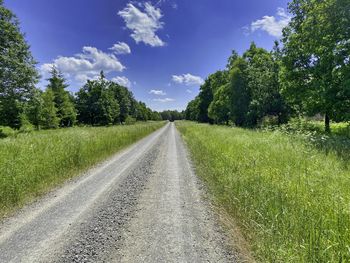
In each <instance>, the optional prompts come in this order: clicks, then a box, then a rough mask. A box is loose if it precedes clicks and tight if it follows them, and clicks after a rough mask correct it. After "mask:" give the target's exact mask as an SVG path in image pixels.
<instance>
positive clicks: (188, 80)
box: [172, 73, 204, 86]
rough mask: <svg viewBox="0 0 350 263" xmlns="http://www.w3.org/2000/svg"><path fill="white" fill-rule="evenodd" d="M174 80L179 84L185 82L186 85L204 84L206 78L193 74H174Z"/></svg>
mask: <svg viewBox="0 0 350 263" xmlns="http://www.w3.org/2000/svg"><path fill="white" fill-rule="evenodd" d="M172 80H173V82H175V83H178V84H185V85H186V86H194V85H202V84H203V83H204V80H203V79H202V78H201V77H199V76H194V75H192V74H189V73H188V74H182V75H173V76H172Z"/></svg>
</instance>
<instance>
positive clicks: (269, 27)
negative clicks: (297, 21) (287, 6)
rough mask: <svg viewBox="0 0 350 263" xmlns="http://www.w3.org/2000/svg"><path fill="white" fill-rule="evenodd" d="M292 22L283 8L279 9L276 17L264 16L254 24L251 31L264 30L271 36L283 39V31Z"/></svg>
mask: <svg viewBox="0 0 350 263" xmlns="http://www.w3.org/2000/svg"><path fill="white" fill-rule="evenodd" d="M290 20H291V16H290V15H288V14H287V13H286V11H285V10H284V9H283V8H278V9H277V14H276V16H264V17H263V18H262V19H259V20H256V21H254V22H252V23H251V26H250V29H251V31H252V32H255V31H257V30H263V31H266V32H267V33H268V34H269V35H271V36H274V37H281V36H282V29H283V28H285V27H286V26H287V25H288V24H289V22H290Z"/></svg>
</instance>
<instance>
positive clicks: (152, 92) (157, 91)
mask: <svg viewBox="0 0 350 263" xmlns="http://www.w3.org/2000/svg"><path fill="white" fill-rule="evenodd" d="M149 94H154V95H158V96H165V95H166V93H165V92H164V91H162V90H155V89H152V90H150V92H149Z"/></svg>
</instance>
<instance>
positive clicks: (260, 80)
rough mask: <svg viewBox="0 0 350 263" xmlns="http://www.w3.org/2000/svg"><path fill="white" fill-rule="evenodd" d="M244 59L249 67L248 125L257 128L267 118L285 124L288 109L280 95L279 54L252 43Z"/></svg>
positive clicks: (247, 73) (247, 71)
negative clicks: (272, 117) (273, 118)
mask: <svg viewBox="0 0 350 263" xmlns="http://www.w3.org/2000/svg"><path fill="white" fill-rule="evenodd" d="M276 49H277V47H276ZM275 52H278V50H276V51H275ZM243 58H244V59H245V60H246V61H247V65H248V66H247V69H246V77H247V85H248V88H249V93H250V103H249V109H248V113H247V122H248V123H247V124H249V125H250V126H256V125H257V124H258V123H259V122H261V120H262V119H263V117H265V116H275V117H277V119H278V121H279V122H280V123H281V122H283V120H284V119H285V118H284V116H285V115H286V110H287V108H286V105H285V103H284V100H283V98H282V96H281V94H280V85H279V80H278V74H279V61H278V58H279V56H278V53H276V54H275V53H271V52H268V51H266V50H265V49H263V48H258V47H256V45H255V44H254V43H252V44H251V46H250V48H249V49H248V50H247V51H246V52H245V53H244V54H243Z"/></svg>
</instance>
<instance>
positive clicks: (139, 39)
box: [4, 0, 290, 110]
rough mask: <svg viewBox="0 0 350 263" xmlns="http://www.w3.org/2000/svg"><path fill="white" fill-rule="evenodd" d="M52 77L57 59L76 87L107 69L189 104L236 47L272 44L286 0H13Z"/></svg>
mask: <svg viewBox="0 0 350 263" xmlns="http://www.w3.org/2000/svg"><path fill="white" fill-rule="evenodd" d="M4 2H5V6H6V7H8V8H10V9H11V10H12V11H14V12H15V13H16V15H17V16H18V17H19V19H20V21H21V28H22V31H23V32H25V34H26V39H27V41H28V43H29V44H30V45H31V51H32V53H33V56H34V57H35V59H36V60H37V61H38V62H39V64H38V69H39V70H40V72H41V74H42V76H43V79H42V81H41V82H40V83H39V85H40V86H41V87H44V86H45V85H46V81H45V78H47V76H48V75H47V71H48V70H49V69H50V67H51V66H52V65H56V67H58V68H59V69H60V70H61V71H62V72H63V73H64V74H65V76H66V78H67V80H68V83H69V84H70V87H69V89H70V90H71V91H72V92H76V91H77V90H78V89H79V88H80V87H81V86H82V85H83V83H84V81H85V80H86V78H96V76H98V72H99V71H100V70H104V71H105V72H106V75H107V77H108V78H109V79H111V80H113V81H116V82H118V83H120V84H124V85H127V86H128V87H129V88H130V89H131V90H132V92H133V93H134V95H135V97H136V99H138V100H142V101H144V102H146V104H147V105H148V106H150V107H151V108H152V109H154V110H164V109H179V110H182V109H184V108H185V107H186V105H187V103H188V102H189V101H190V100H192V99H193V98H194V97H195V96H196V95H197V94H198V91H199V86H200V84H201V83H202V81H203V80H204V79H205V78H206V77H207V76H208V75H209V74H211V73H213V72H215V71H216V70H219V69H223V68H224V67H225V65H226V61H227V58H228V57H229V55H230V53H231V50H232V49H234V50H236V51H237V52H239V53H240V54H241V53H242V52H244V50H246V49H247V48H248V47H249V45H250V42H251V41H255V43H256V44H257V45H258V46H261V47H264V48H266V49H271V48H272V46H273V41H274V40H275V39H278V38H279V36H280V34H281V29H282V28H283V26H285V25H286V24H287V23H288V21H289V19H290V17H289V15H288V14H287V12H286V8H287V3H288V1H286V0H263V1H262V0H191V1H189V0H151V1H124V0H99V1H97V0H51V1H48V0H5V1H4Z"/></svg>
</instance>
